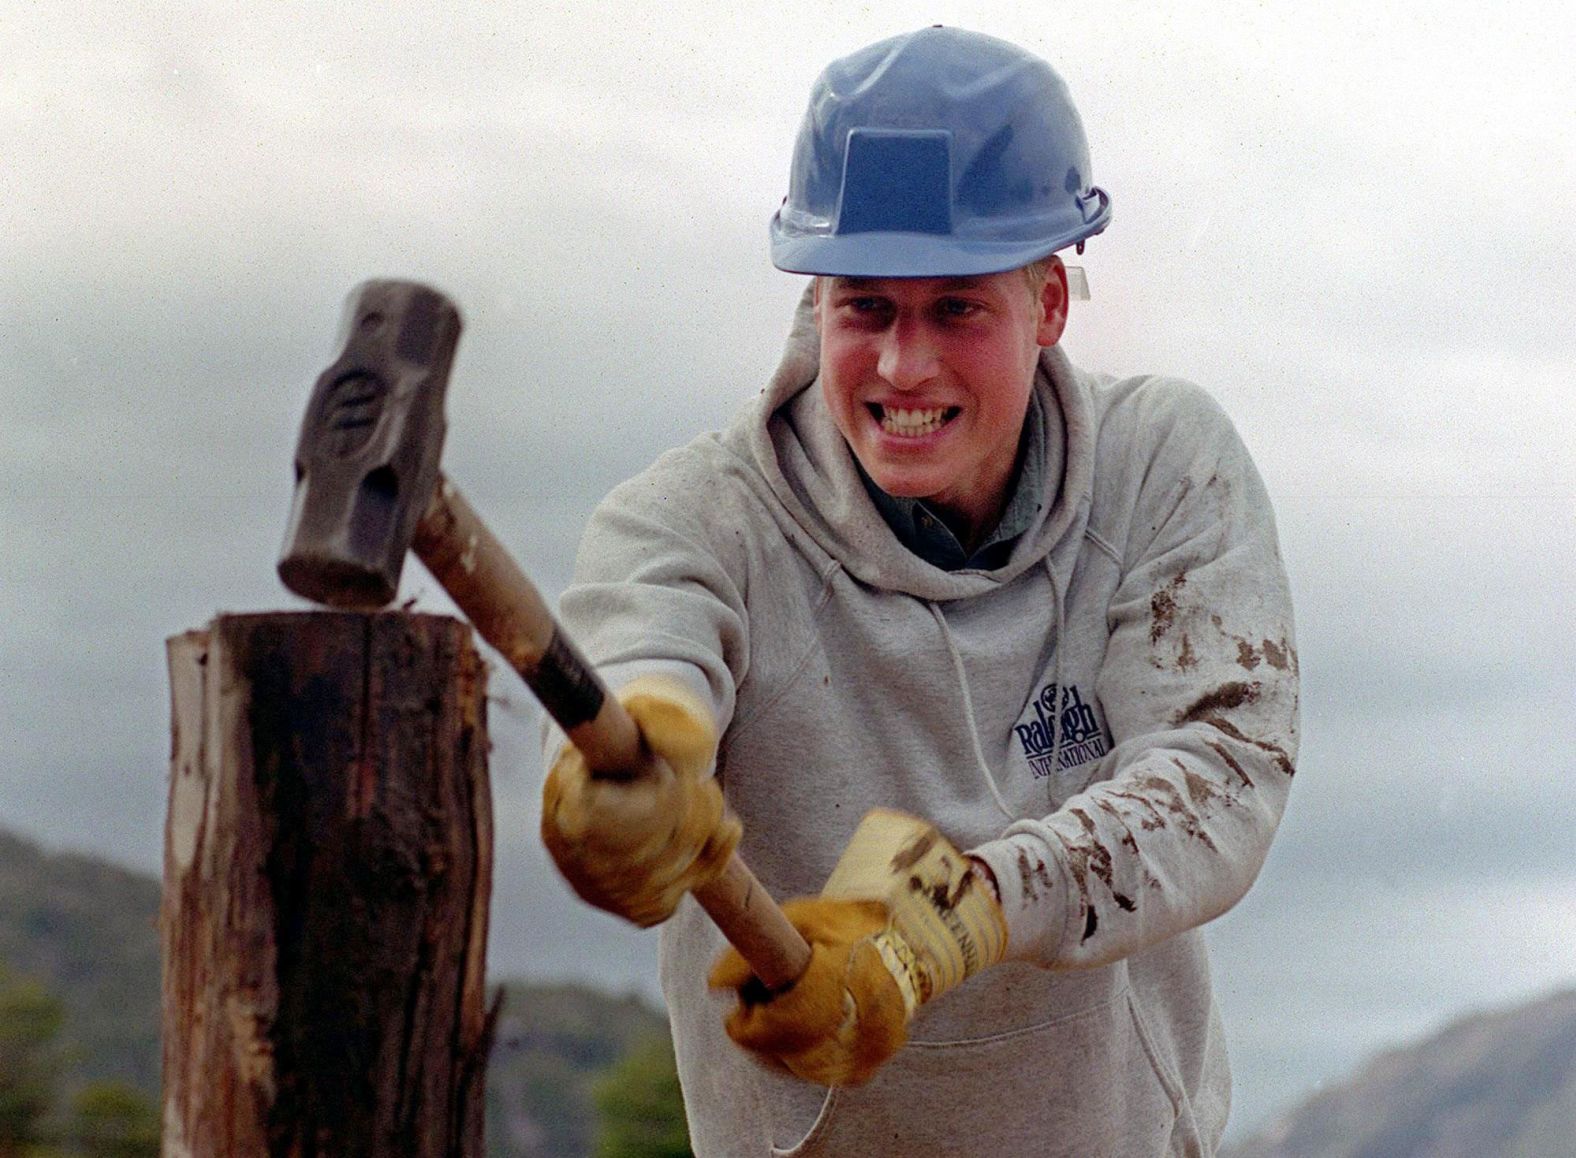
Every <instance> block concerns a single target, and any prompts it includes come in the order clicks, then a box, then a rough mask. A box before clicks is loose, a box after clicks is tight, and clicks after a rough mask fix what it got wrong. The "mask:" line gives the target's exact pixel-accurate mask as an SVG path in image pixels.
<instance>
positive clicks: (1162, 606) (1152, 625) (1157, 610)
mask: <svg viewBox="0 0 1576 1158" xmlns="http://www.w3.org/2000/svg"><path fill="white" fill-rule="evenodd" d="M1186 586H1187V572H1186V571H1183V572H1181V573H1180V574H1178V575H1177V576H1176V577H1175V578H1173V579H1172V580H1171V582H1169V583H1167V584H1166V585H1165V586H1164V587H1162V588H1161V589H1160V590H1159V591H1156V592H1155V593H1154V595H1153V597H1151V598H1150V600H1149V642H1150V643H1151V644H1156V643H1159V642H1160V641H1161V640H1162V639H1163V638H1165V634H1166V632H1168V631H1170V630H1171V625H1172V624H1173V623H1174V622H1175V621H1176V616H1177V592H1178V591H1180V590H1182V588H1184V587H1186Z"/></svg>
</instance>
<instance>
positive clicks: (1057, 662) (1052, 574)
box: [1043, 555, 1067, 806]
mask: <svg viewBox="0 0 1576 1158" xmlns="http://www.w3.org/2000/svg"><path fill="white" fill-rule="evenodd" d="M1043 562H1044V564H1045V574H1046V576H1047V577H1048V578H1049V579H1050V581H1051V599H1052V600H1053V602H1054V603H1055V606H1056V638H1055V639H1053V640H1052V641H1051V646H1052V648H1054V649H1055V659H1053V660H1052V662H1051V686H1052V687H1053V688H1055V689H1056V691H1055V693H1054V699H1055V703H1053V704H1052V705H1051V774H1050V775H1049V776H1047V777H1046V778H1045V784H1046V789H1047V791H1048V792H1049V793H1050V795H1051V804H1052V805H1053V806H1054V805H1055V804H1056V799H1055V794H1056V773H1057V772H1058V771H1059V770H1060V768H1061V762H1062V703H1063V701H1064V700H1065V698H1066V693H1065V690H1064V689H1063V688H1062V653H1063V652H1064V651H1065V649H1064V648H1063V647H1062V641H1063V640H1064V639H1066V638H1067V601H1066V600H1065V599H1063V598H1062V589H1061V587H1060V586H1059V585H1058V584H1057V582H1056V569H1055V568H1054V567H1052V566H1051V557H1050V556H1049V555H1046V556H1045V559H1044V560H1043Z"/></svg>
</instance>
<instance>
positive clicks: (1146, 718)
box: [549, 304, 1297, 1158]
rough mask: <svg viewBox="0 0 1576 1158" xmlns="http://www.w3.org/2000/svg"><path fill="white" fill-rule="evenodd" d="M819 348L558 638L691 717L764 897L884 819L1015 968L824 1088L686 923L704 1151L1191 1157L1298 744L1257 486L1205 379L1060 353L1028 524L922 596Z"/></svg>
mask: <svg viewBox="0 0 1576 1158" xmlns="http://www.w3.org/2000/svg"><path fill="white" fill-rule="evenodd" d="M817 348H818V347H817V340H816V335H815V330H814V327H813V324H812V322H811V318H810V315H809V312H808V305H807V304H805V305H802V306H801V308H800V311H799V314H798V316H797V318H796V321H795V326H794V330H793V332H792V334H791V335H790V338H789V341H788V345H787V350H786V353H785V355H784V358H783V361H782V365H781V367H780V368H779V370H778V372H777V374H776V375H775V376H774V378H773V380H772V382H771V384H770V385H769V386H768V388H767V389H766V390H765V391H764V392H763V393H762V394H761V395H760V396H759V397H758V398H757V399H756V400H755V401H754V402H752V403H751V404H750V405H748V406H746V407H745V408H744V410H743V411H742V412H741V413H740V415H739V416H738V417H737V418H736V419H735V421H734V422H733V423H732V425H731V426H730V427H729V428H728V429H727V430H726V431H724V432H723V433H721V434H712V435H706V436H703V437H701V438H699V439H697V440H696V441H694V442H693V443H691V444H690V445H688V446H686V447H683V448H681V449H679V450H675V451H672V452H669V453H668V454H666V455H664V456H663V457H662V458H661V459H659V460H658V461H657V462H656V463H655V464H654V465H653V466H652V467H651V468H649V469H648V470H647V471H645V472H644V473H643V474H641V475H640V476H638V477H637V478H635V479H633V480H631V481H630V482H628V483H625V484H623V485H622V486H620V487H618V488H617V489H616V490H615V491H614V492H613V493H612V494H611V495H610V496H609V497H608V498H607V499H606V500H605V501H604V502H603V503H602V504H601V506H600V507H599V508H598V509H597V511H596V513H595V514H594V516H593V517H592V519H591V522H590V524H589V526H588V529H587V531H586V534H585V538H584V541H583V543H582V546H581V550H580V554H579V557H578V560H577V567H576V579H575V584H574V586H572V587H571V588H570V589H569V590H568V591H567V592H566V593H565V594H564V596H563V599H562V604H561V607H562V617H563V620H564V623H565V625H566V627H567V628H568V630H569V632H570V634H571V635H572V636H573V637H575V638H576V639H577V640H579V641H580V642H581V643H582V646H583V648H584V650H585V651H586V652H587V654H588V655H589V656H590V657H591V659H592V660H593V662H595V663H596V664H597V665H598V667H599V668H600V670H601V671H602V673H603V675H604V676H605V677H606V678H607V680H608V682H609V683H610V684H611V685H613V686H615V687H616V686H618V685H620V684H622V683H624V682H627V681H628V680H629V679H630V678H632V677H634V676H635V675H638V674H643V673H648V672H660V673H664V674H667V675H671V676H676V677H678V678H680V679H682V680H685V681H687V682H688V683H689V684H690V685H691V686H692V687H693V688H694V689H695V690H696V691H697V692H698V693H700V694H702V695H703V696H705V697H706V699H707V700H708V702H710V703H711V704H712V705H713V706H714V708H715V711H716V715H717V721H718V725H719V728H720V730H721V733H722V742H721V746H720V749H719V752H718V756H717V770H716V771H717V775H718V776H719V777H720V778H721V781H722V784H723V787H724V790H725V793H726V796H727V799H728V802H729V804H730V806H731V807H732V808H733V809H734V810H735V811H736V812H737V813H738V815H739V816H740V817H741V818H742V820H743V822H744V840H743V844H742V846H741V848H740V852H741V854H742V855H743V857H744V859H745V860H746V862H747V863H748V864H749V865H750V866H751V868H752V869H754V870H755V872H756V874H757V875H758V876H759V877H760V878H761V880H762V881H763V882H764V883H765V884H766V886H767V887H768V888H769V889H770V890H771V892H772V893H773V895H775V896H777V897H778V898H787V897H792V896H799V895H806V894H813V893H816V892H819V891H820V888H821V885H822V883H823V882H824V881H825V879H826V876H827V874H828V873H829V872H830V871H831V868H832V866H833V864H834V863H835V862H836V860H837V858H838V856H839V854H840V853H841V852H842V850H843V848H844V846H845V845H846V844H847V842H848V839H849V837H850V836H851V834H852V833H853V831H854V828H855V826H856V825H857V824H858V822H859V819H860V818H861V817H862V816H863V815H864V814H865V812H866V811H867V810H868V809H870V808H872V807H876V806H885V807H889V808H898V809H903V810H905V811H908V812H912V813H915V814H917V815H920V816H923V817H926V818H928V819H930V820H931V821H933V822H934V823H935V824H937V825H938V826H939V827H940V828H941V830H942V831H943V832H945V833H946V834H947V835H948V836H949V837H950V838H951V839H952V840H953V841H954V842H956V843H957V844H958V845H959V846H960V847H962V848H965V849H968V850H970V851H972V852H973V853H974V854H975V855H977V856H980V857H982V858H983V859H985V860H986V861H987V862H988V863H989V864H990V866H991V868H992V870H993V871H994V872H995V875H996V879H997V881H998V882H999V884H1000V887H1001V892H1002V901H1003V909H1004V911H1005V913H1006V919H1007V926H1008V935H1009V940H1008V960H1007V961H1005V962H1003V963H1002V964H1000V965H997V966H995V967H993V968H991V969H988V970H986V971H985V972H983V973H981V974H979V975H977V976H975V977H973V978H971V979H970V980H969V981H967V982H965V983H964V984H963V985H962V986H960V987H959V988H958V989H956V990H953V991H952V992H950V993H947V994H944V995H943V996H942V997H940V998H939V999H937V1000H936V1001H934V1002H932V1003H931V1004H929V1005H926V1006H923V1007H921V1009H920V1010H919V1011H918V1012H917V1014H916V1016H915V1018H914V1020H913V1022H912V1023H911V1025H910V1027H909V1028H910V1040H909V1043H908V1045H906V1046H905V1047H904V1049H903V1050H902V1051H901V1052H900V1053H899V1054H898V1055H897V1056H896V1057H895V1058H894V1059H893V1060H892V1061H891V1062H889V1063H888V1064H887V1065H886V1066H885V1067H884V1068H883V1069H882V1070H881V1071H880V1072H879V1073H878V1074H877V1076H876V1077H875V1078H874V1079H873V1080H872V1081H871V1082H870V1083H869V1084H868V1085H865V1086H862V1087H858V1088H850V1089H837V1090H830V1091H829V1090H826V1089H824V1088H821V1087H817V1086H814V1085H811V1084H809V1083H805V1082H802V1081H799V1080H797V1079H795V1078H793V1077H790V1076H787V1075H785V1074H781V1073H777V1072H774V1071H771V1070H769V1069H767V1068H765V1067H763V1066H761V1065H759V1064H757V1063H756V1062H754V1061H752V1060H751V1059H750V1058H748V1057H747V1056H746V1055H745V1054H744V1053H742V1052H741V1051H740V1050H739V1049H738V1048H737V1047H735V1046H734V1045H733V1044H732V1043H731V1042H730V1041H729V1040H728V1038H727V1036H726V1035H725V1033H724V1032H723V1029H722V1018H723V1014H724V1012H725V1011H726V1008H727V1006H728V1004H729V1002H730V1000H731V995H728V994H713V993H708V991H707V989H706V975H707V972H708V970H709V968H710V966H711V964H712V962H713V961H714V960H715V958H716V956H717V954H718V953H719V952H720V951H721V949H722V947H723V943H722V941H721V938H720V935H719V934H718V933H717V932H716V930H715V928H714V927H713V926H712V925H711V924H710V922H709V921H708V919H707V918H706V917H705V915H704V914H703V913H702V912H701V911H700V909H699V908H698V907H697V906H696V905H694V903H693V902H691V901H689V900H686V901H685V902H684V903H683V905H682V906H681V907H680V909H679V911H678V912H677V913H676V914H675V915H674V917H673V918H672V919H671V920H670V921H668V922H667V924H666V925H665V926H664V927H663V929H662V934H661V942H660V955H661V972H662V981H663V988H664V993H665V995H666V998H667V1003H668V1009H669V1014H670V1017H671V1020H672V1027H673V1034H674V1042H675V1047H676V1052H677V1056H678V1064H679V1074H680V1078H681V1081H682V1084H683V1089H684V1100H685V1107H686V1111H687V1114H688V1118H689V1125H690V1132H691V1140H692V1145H693V1147H694V1150H695V1152H696V1154H697V1155H700V1156H702V1158H743V1156H755V1155H760V1156H766V1155H773V1154H785V1155H801V1156H803V1158H810V1156H813V1155H860V1156H864V1155H889V1154H890V1155H896V1154H902V1155H905V1156H915V1155H947V1156H949V1158H952V1156H956V1158H972V1156H979V1158H987V1156H988V1158H1000V1156H1002V1155H1067V1156H1069V1158H1091V1156H1095V1155H1110V1156H1112V1158H1147V1156H1149V1155H1165V1154H1191V1155H1209V1154H1213V1153H1214V1151H1215V1148H1216V1146H1217V1144H1218V1141H1219V1139H1220V1136H1221V1133H1222V1131H1223V1129H1224V1126H1225V1121H1226V1114H1227V1108H1228V1104H1229V1094H1230V1077H1229V1072H1228V1068H1227V1061H1226V1053H1225V1043H1224V1040H1223V1036H1222V1032H1221V1027H1220V1022H1219V1016H1218V1013H1217V1010H1216V1007H1215V1004H1214V1001H1213V998H1212V996H1211V992H1210V981H1209V968H1208V962H1207V959H1206V955H1205V950H1204V944H1203V939H1202V936H1201V934H1200V933H1199V931H1198V929H1199V926H1201V925H1202V924H1204V922H1206V921H1208V920H1210V919H1211V918H1213V917H1216V916H1218V915H1219V914H1221V913H1223V912H1225V911H1226V910H1227V909H1229V908H1230V907H1231V906H1232V905H1233V904H1235V903H1236V902H1237V900H1238V899H1240V898H1241V897H1242V895H1243V894H1244V893H1245V892H1246V891H1247V889H1248V887H1249V885H1250V884H1251V883H1252V881H1253V879H1254V876H1255V875H1256V874H1257V872H1258V870H1259V867H1260V865H1261V864H1262V863H1263V860H1264V856H1265V853H1266V851H1267V849H1268V847H1269V843H1270V839H1271V837H1272V835H1273V834H1274V831H1275V827H1276V824H1277V822H1278V821H1279V818H1280V816H1281V812H1282V809H1283V808H1284V805H1285V801H1286V795H1287V790H1288V788H1289V787H1290V783H1291V778H1292V773H1293V769H1294V760H1295V757H1296V747H1297V658H1296V652H1295V649H1294V646H1293V636H1292V613H1291V606H1290V599H1289V594H1288V591H1287V583H1286V578H1285V573H1284V569H1283V567H1282V564H1281V559H1280V555H1279V551H1278V548H1277V545H1276V537H1275V528H1274V520H1273V516H1272V514H1271V511H1270V504H1269V500H1268V497H1267V496H1266V494H1265V491H1264V487H1263V484H1262V483H1261V481H1260V479H1259V477H1258V474H1257V472H1256V471H1255V469H1254V467H1253V464H1252V462H1251V461H1250V460H1249V457H1248V455H1247V452H1246V451H1245V450H1244V448H1243V446H1242V443H1241V442H1240V440H1239V439H1238V437H1237V435H1236V433H1235V431H1234V430H1233V429H1232V426H1231V424H1230V422H1229V420H1228V419H1227V418H1226V416H1225V415H1224V414H1223V413H1222V411H1221V410H1220V408H1219V407H1218V406H1217V405H1216V404H1215V403H1214V402H1213V401H1211V400H1210V399H1209V397H1208V396H1207V395H1205V394H1204V393H1203V392H1202V391H1200V390H1199V389H1198V388H1197V387H1194V386H1192V385H1189V384H1187V383H1185V382H1180V381H1177V380H1174V379H1164V378H1150V377H1145V378H1133V379H1127V380H1122V381H1118V380H1115V379H1112V378H1109V377H1101V376H1094V375H1089V374H1086V373H1083V372H1082V371H1079V370H1078V369H1076V368H1074V367H1073V366H1072V365H1071V364H1070V363H1069V362H1068V360H1067V358H1066V357H1065V355H1064V354H1063V353H1062V352H1061V351H1060V349H1059V348H1056V347H1052V348H1051V349H1048V350H1046V351H1044V352H1043V354H1042V358H1041V363H1040V372H1039V374H1038V377H1037V382H1036V390H1037V391H1038V397H1039V399H1040V403H1041V405H1040V406H1038V407H1031V409H1030V413H1031V415H1035V414H1036V413H1037V415H1038V420H1039V421H1041V422H1042V423H1044V429H1043V434H1044V443H1045V446H1046V448H1047V455H1046V457H1047V463H1046V465H1047V471H1046V476H1047V477H1046V494H1045V498H1044V501H1043V502H1042V504H1041V507H1040V511H1039V513H1038V514H1037V515H1036V517H1035V519H1034V521H1033V523H1032V525H1031V526H1030V527H1029V529H1028V530H1027V531H1026V532H1025V533H1024V534H1023V535H1022V536H1021V538H1020V539H1019V540H1018V542H1017V544H1016V546H1015V547H1014V548H1013V550H1012V553H1011V555H1010V557H1009V558H1008V560H1007V562H1006V563H1005V565H1003V566H1001V567H1000V568H998V569H996V570H992V571H979V570H961V571H953V572H948V571H943V570H940V569H938V568H936V567H933V566H931V565H930V564H928V563H926V562H925V561H923V560H922V559H920V558H919V557H918V556H917V555H915V554H913V553H912V552H910V551H909V550H908V549H907V548H905V547H904V546H903V545H902V544H901V543H900V542H899V541H898V539H897V538H896V537H895V536H894V535H893V533H892V531H891V530H890V528H889V527H888V525H887V524H886V523H885V522H884V521H883V519H882V517H881V515H880V514H879V513H878V511H877V510H876V508H875V506H874V505H873V504H872V502H871V499H870V497H869V495H868V494H867V492H866V490H865V488H864V486H863V485H862V483H861V481H860V477H859V474H858V471H857V468H856V466H855V463H854V460H853V458H852V456H851V455H850V452H849V450H848V448H847V445H846V444H845V443H844V441H843V439H842V437H841V435H840V434H839V433H838V431H837V429H836V427H835V426H834V425H833V423H832V420H831V417H830V415H829V414H828V412H827V409H826V407H825V405H824V403H823V401H822V398H821V391H820V388H819V384H818V383H817V381H816V375H817V364H816V359H817ZM560 743H562V737H561V735H557V734H554V735H552V736H550V738H549V747H550V748H552V749H556V746H557V745H558V744H560Z"/></svg>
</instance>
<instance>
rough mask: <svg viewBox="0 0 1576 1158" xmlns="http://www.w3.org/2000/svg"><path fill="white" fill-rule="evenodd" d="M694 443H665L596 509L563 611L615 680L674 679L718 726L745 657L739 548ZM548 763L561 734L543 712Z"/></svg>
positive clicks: (718, 482) (718, 485)
mask: <svg viewBox="0 0 1576 1158" xmlns="http://www.w3.org/2000/svg"><path fill="white" fill-rule="evenodd" d="M700 458H701V456H700V455H699V454H698V453H697V452H696V451H695V450H694V449H693V448H685V449H683V450H679V451H674V452H670V453H669V454H668V455H665V456H663V458H661V459H659V460H658V462H657V463H656V464H655V465H653V466H652V467H651V468H650V469H648V470H647V471H646V472H644V473H643V474H641V475H639V476H637V477H636V478H634V479H632V480H630V481H628V482H626V483H623V484H621V485H620V486H618V487H617V488H615V489H614V490H613V492H612V493H611V494H609V495H608V496H607V497H606V498H605V499H603V501H602V502H601V503H600V504H599V505H598V506H597V509H596V510H595V511H594V512H593V514H592V516H591V519H590V520H589V522H588V523H587V526H586V530H585V533H584V535H583V536H582V538H581V542H580V548H579V551H578V553H577V555H576V558H575V572H574V579H573V582H572V583H571V585H570V586H569V588H567V589H566V590H565V591H564V593H563V596H562V597H561V599H560V600H559V618H560V620H561V621H562V623H563V625H564V628H565V630H566V631H567V632H568V634H569V636H570V638H572V639H574V640H575V641H576V643H577V645H578V646H579V647H580V649H581V650H582V651H583V652H584V653H585V655H586V657H587V658H588V659H589V660H590V661H591V663H592V664H593V666H595V667H596V668H597V670H598V672H599V673H600V674H601V676H602V678H603V679H604V680H606V681H607V683H608V685H609V686H610V687H613V688H617V687H620V686H622V685H624V684H626V683H628V682H629V681H630V680H632V679H633V678H635V677H636V676H638V675H645V674H652V673H660V674H663V675H667V676H670V677H673V678H677V679H679V680H681V681H682V682H683V683H685V684H686V685H688V686H689V687H690V688H691V689H692V690H693V691H694V692H695V693H696V694H697V695H699V696H701V697H702V698H703V699H704V700H705V702H706V703H708V704H710V705H711V707H712V710H713V713H714V715H715V717H716V724H717V730H718V732H719V733H720V732H721V731H723V730H724V729H725V728H726V727H727V724H728V721H729V719H730V718H731V717H732V712H733V705H734V698H735V690H736V688H737V686H738V682H739V681H740V680H741V679H743V676H744V672H745V671H746V669H747V667H748V664H749V632H748V621H747V618H746V615H745V603H744V600H745V591H744V582H745V571H746V568H745V566H744V565H743V561H742V560H743V556H744V551H743V548H742V545H741V546H739V548H738V549H737V550H732V551H730V549H729V542H730V534H731V532H730V531H729V528H730V527H737V526H741V525H743V524H742V522H741V521H740V518H738V517H735V518H731V519H730V517H729V515H728V513H727V511H726V509H725V508H727V507H728V506H729V505H730V504H737V502H738V501H739V499H738V494H737V489H736V488H730V487H728V486H727V485H726V481H725V480H724V479H722V478H720V477H719V475H718V472H717V471H716V470H715V469H711V468H709V467H708V464H707V463H705V462H704V461H698V460H699V459H700ZM543 742H544V747H545V749H546V753H547V758H548V760H549V762H551V760H552V758H553V757H554V756H555V755H556V753H557V751H558V749H559V748H560V747H561V746H562V745H563V743H564V736H563V733H562V732H561V731H559V729H558V728H557V727H556V725H553V724H552V722H551V721H548V722H547V723H546V724H545V725H544V741H543Z"/></svg>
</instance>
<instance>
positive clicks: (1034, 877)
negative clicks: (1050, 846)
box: [1018, 848, 1055, 902]
mask: <svg viewBox="0 0 1576 1158" xmlns="http://www.w3.org/2000/svg"><path fill="white" fill-rule="evenodd" d="M1018 876H1019V878H1020V879H1021V880H1022V881H1023V893H1024V896H1026V897H1027V898H1028V899H1029V900H1030V901H1031V902H1033V901H1037V900H1039V899H1040V890H1039V889H1037V888H1035V887H1034V885H1035V882H1036V881H1038V882H1039V883H1040V884H1041V885H1042V886H1043V887H1044V888H1045V891H1046V892H1050V891H1051V890H1052V889H1053V888H1054V887H1055V886H1054V884H1053V883H1052V881H1051V874H1050V870H1048V869H1047V868H1046V867H1045V862H1044V861H1043V860H1036V861H1032V862H1031V861H1030V860H1029V854H1028V852H1027V850H1025V849H1021V848H1020V849H1019V850H1018Z"/></svg>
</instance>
